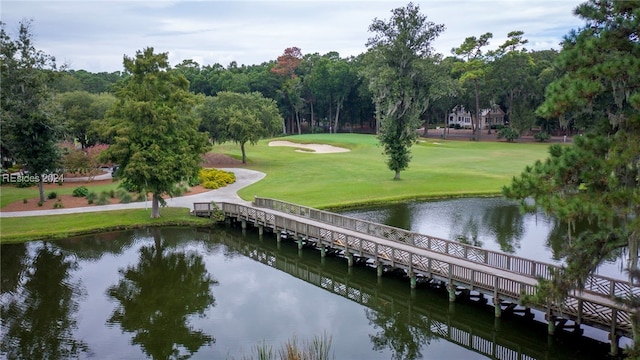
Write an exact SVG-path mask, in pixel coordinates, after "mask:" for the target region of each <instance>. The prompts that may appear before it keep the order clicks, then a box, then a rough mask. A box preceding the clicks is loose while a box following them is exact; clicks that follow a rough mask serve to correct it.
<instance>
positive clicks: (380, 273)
mask: <svg viewBox="0 0 640 360" xmlns="http://www.w3.org/2000/svg"><path fill="white" fill-rule="evenodd" d="M383 272H384V268H383V266H382V263H381V262H379V263H378V266H376V274H377V275H378V277H382V274H383Z"/></svg>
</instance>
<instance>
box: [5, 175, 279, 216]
mask: <svg viewBox="0 0 640 360" xmlns="http://www.w3.org/2000/svg"><path fill="white" fill-rule="evenodd" d="M222 170H225V171H230V172H233V173H234V174H235V175H236V182H234V183H233V184H231V185H227V186H225V187H223V188H220V189H215V190H211V191H207V192H203V193H200V194H195V195H186V196H179V197H175V198H171V199H167V206H168V207H184V208H189V209H192V208H193V203H194V202H211V201H216V202H231V203H239V204H243V205H246V204H250V202H249V201H245V200H242V199H241V198H240V197H239V196H238V190H240V189H242V188H244V187H246V186H249V185H251V184H253V183H255V182H258V181H260V180H262V179H263V178H264V177H265V175H266V174H265V173H262V172H259V171H255V170H249V169H242V168H222ZM149 207H151V201H145V202H133V203H128V204H111V205H101V206H87V207H78V208H69V209H52V210H34V211H14V212H2V211H0V218H9V217H25V216H42V215H58V214H77V213H83V212H96V211H110V210H122V209H141V208H149Z"/></svg>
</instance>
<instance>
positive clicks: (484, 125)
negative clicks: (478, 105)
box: [447, 105, 505, 129]
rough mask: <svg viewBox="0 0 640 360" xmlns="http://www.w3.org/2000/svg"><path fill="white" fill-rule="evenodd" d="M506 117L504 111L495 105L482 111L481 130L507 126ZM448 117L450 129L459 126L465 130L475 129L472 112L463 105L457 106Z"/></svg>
mask: <svg viewBox="0 0 640 360" xmlns="http://www.w3.org/2000/svg"><path fill="white" fill-rule="evenodd" d="M504 115H505V113H504V111H503V110H502V109H501V108H500V106H498V105H494V106H492V107H491V108H490V109H481V110H480V128H481V129H488V128H489V127H490V126H493V125H505V119H504ZM447 117H448V118H447V125H448V126H449V127H451V126H452V125H453V126H456V125H459V126H460V127H461V128H464V129H473V126H474V124H473V121H472V120H471V119H472V117H471V112H470V111H468V110H466V109H465V108H464V106H462V105H456V106H455V107H454V108H453V109H452V110H451V112H450V113H449V115H447Z"/></svg>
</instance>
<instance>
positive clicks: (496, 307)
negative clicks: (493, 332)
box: [493, 297, 502, 318]
mask: <svg viewBox="0 0 640 360" xmlns="http://www.w3.org/2000/svg"><path fill="white" fill-rule="evenodd" d="M493 313H494V315H495V317H496V318H499V317H502V306H500V298H498V297H494V298H493Z"/></svg>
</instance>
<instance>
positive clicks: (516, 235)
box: [482, 204, 524, 253]
mask: <svg viewBox="0 0 640 360" xmlns="http://www.w3.org/2000/svg"><path fill="white" fill-rule="evenodd" d="M482 223H483V224H484V226H485V228H486V229H488V231H489V233H490V234H491V235H492V236H494V237H495V239H496V242H497V243H498V245H500V250H501V251H504V252H506V253H514V252H515V251H516V249H518V248H520V240H521V239H522V236H523V235H524V215H523V214H522V213H521V211H520V208H519V207H518V205H515V204H507V205H498V206H492V207H487V209H486V210H485V211H484V213H483V214H482Z"/></svg>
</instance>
